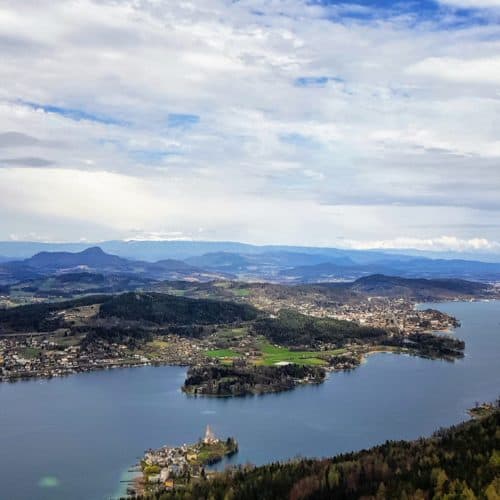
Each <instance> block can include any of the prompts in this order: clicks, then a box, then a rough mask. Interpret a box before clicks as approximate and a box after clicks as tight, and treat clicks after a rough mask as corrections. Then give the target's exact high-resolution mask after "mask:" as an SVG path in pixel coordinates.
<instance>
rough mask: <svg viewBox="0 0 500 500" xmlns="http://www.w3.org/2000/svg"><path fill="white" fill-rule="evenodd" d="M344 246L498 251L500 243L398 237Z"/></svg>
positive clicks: (446, 237)
mask: <svg viewBox="0 0 500 500" xmlns="http://www.w3.org/2000/svg"><path fill="white" fill-rule="evenodd" d="M345 244H346V245H348V246H350V247H352V248H358V249H385V250H388V249H391V250H392V249H398V248H403V249H414V250H427V251H436V252H443V251H454V252H470V251H482V252H484V251H488V252H497V251H500V242H498V241H490V240H488V239H486V238H471V239H468V240H467V239H461V238H457V237H456V236H440V237H438V238H407V237H398V238H394V239H390V240H374V241H346V242H345Z"/></svg>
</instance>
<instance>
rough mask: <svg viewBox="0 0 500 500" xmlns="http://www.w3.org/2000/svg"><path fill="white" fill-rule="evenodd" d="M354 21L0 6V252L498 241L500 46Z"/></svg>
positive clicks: (193, 6) (247, 9)
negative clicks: (60, 242)
mask: <svg viewBox="0 0 500 500" xmlns="http://www.w3.org/2000/svg"><path fill="white" fill-rule="evenodd" d="M463 1H464V2H465V0H463ZM450 2H451V0H450ZM453 3H455V4H458V3H459V0H457V1H455V2H453ZM486 3H493V2H492V1H490V2H486V1H483V4H484V5H485V4H486ZM478 5H479V4H478ZM348 7H349V6H343V7H342V8H341V7H338V6H337V7H335V6H334V7H330V8H329V9H327V10H325V8H323V7H321V6H319V5H315V6H313V5H304V3H303V2H301V1H300V0H285V1H282V2H268V1H265V0H258V1H252V2H249V1H240V2H227V1H225V0H206V1H204V2H194V3H190V2H177V3H176V2H157V1H153V0H140V1H129V0H123V1H121V2H107V1H92V0H66V1H64V2H52V1H49V0H42V1H38V2H35V1H25V2H19V1H15V0H7V1H5V2H2V6H1V7H0V50H1V51H2V55H3V59H2V66H1V67H0V78H1V79H2V82H3V85H2V86H1V87H2V88H1V89H0V133H3V132H17V133H22V134H24V136H23V137H21V136H19V135H15V134H14V135H12V134H10V135H1V141H0V142H1V146H2V155H1V156H2V158H31V159H33V158H37V159H42V160H43V161H45V162H46V163H45V164H47V165H48V163H47V162H53V164H52V165H51V166H50V168H44V169H43V171H42V170H41V169H30V168H24V169H20V168H17V169H16V168H2V169H0V183H1V184H0V238H2V237H6V236H7V235H8V234H10V233H15V234H29V233H31V232H33V231H35V232H36V233H37V234H42V235H43V234H48V235H52V236H53V237H54V238H57V239H66V238H67V237H68V234H71V235H72V236H71V237H72V238H75V235H76V237H77V238H79V237H87V238H88V239H97V238H98V237H99V238H102V237H106V236H107V235H109V236H113V237H133V236H134V234H136V233H134V230H133V228H141V229H140V234H144V235H149V236H148V237H152V238H160V237H163V236H164V237H169V235H170V236H171V237H188V238H189V237H193V238H199V237H207V238H212V239H213V238H215V237H221V238H225V239H237V238H244V239H247V240H254V241H259V242H266V241H271V240H272V241H275V242H280V241H282V242H293V243H301V242H302V243H318V244H319V243H321V244H331V243H334V242H335V241H337V240H338V239H339V238H341V237H349V238H352V239H354V238H356V239H359V240H367V241H368V240H373V239H377V240H378V239H382V240H391V239H394V238H396V237H397V235H399V234H402V232H403V231H406V230H407V229H408V224H409V223H408V221H412V224H416V221H417V220H418V221H419V224H420V227H418V228H417V227H411V228H409V229H408V232H409V233H408V234H410V237H412V238H413V237H416V238H418V237H422V235H423V236H425V238H430V239H434V238H439V237H440V234H442V230H443V226H445V227H446V224H454V225H455V227H456V228H457V229H456V231H457V238H459V239H463V240H467V241H468V240H474V239H475V238H486V239H488V240H492V241H495V231H497V230H498V227H495V226H494V225H489V226H488V227H485V226H481V227H480V226H478V223H480V222H483V221H484V220H486V219H488V220H490V219H491V220H495V219H497V218H498V216H499V215H500V198H499V197H498V192H500V171H499V169H500V141H499V139H498V128H499V123H498V116H500V99H499V94H498V92H499V90H498V88H499V84H500V59H499V58H498V53H499V52H500V42H499V41H498V40H500V27H499V26H498V25H495V24H494V23H486V24H483V25H481V24H471V25H470V26H465V27H464V26H462V27H461V29H459V30H454V29H446V30H442V29H440V28H441V23H442V22H443V19H435V20H432V19H430V20H429V19H427V20H426V21H425V22H423V23H421V24H418V25H417V26H415V23H414V18H412V16H395V17H384V18H381V19H380V18H377V19H376V20H375V21H374V22H370V21H369V20H366V19H362V20H356V19H354V18H345V19H343V18H341V17H340V18H339V17H337V16H342V15H344V14H345V13H346V12H348V11H349V10H350V11H351V12H352V11H353V8H352V7H350V8H348ZM255 11H260V12H261V14H262V15H256V14H255ZM372 13H373V11H371V10H370V9H368V8H364V9H363V12H362V14H363V15H367V16H370V14H372ZM327 14H328V16H327ZM375 17H377V16H375ZM1 21H4V22H1ZM304 77H305V78H312V80H310V81H312V82H314V81H318V80H317V79H318V78H319V79H320V80H319V81H321V82H322V83H321V85H310V86H308V85H307V83H306V84H301V83H300V82H301V81H302V82H304V80H301V78H302V79H303V78H304ZM322 78H323V80H322ZM315 79H316V80H315ZM306 82H307V80H306ZM323 82H324V84H323ZM29 103H39V104H42V105H52V106H57V107H60V108H67V109H69V110H70V111H71V110H72V111H73V112H78V111H81V112H84V113H85V115H84V117H85V118H86V119H80V120H76V119H74V118H75V116H74V115H73V116H72V117H71V116H63V115H64V113H56V112H54V109H55V108H50V107H48V108H47V107H46V108H45V111H44V110H43V108H42V107H38V108H37V109H36V106H35V107H34V106H30V105H29ZM51 109H52V111H50V110H51ZM55 110H56V111H57V109H55ZM172 114H180V115H196V116H198V117H199V120H198V121H197V122H196V123H194V122H193V123H191V124H190V125H186V126H178V127H169V126H168V123H169V118H168V117H169V115H172ZM93 117H94V118H95V119H92V118H93ZM195 121H196V120H195ZM9 138H10V139H9ZM21 139H22V141H21V143H22V147H21V146H19V141H20V140H21ZM9 140H11V141H12V143H11V144H10V146H9V142H8V141H9ZM16 141H17V142H16ZM10 167H12V165H11V166H10ZM21 170H22V171H21ZM54 193H56V194H57V196H54ZM340 213H342V215H339V214H340ZM56 219H57V220H58V221H60V224H59V223H58V224H52V223H51V221H53V220H56ZM30 221H31V222H30ZM16 226H20V228H19V230H18V229H17V227H16ZM423 226H425V228H424V227H423ZM199 227H203V228H204V232H202V233H200V232H199V231H198V228H199ZM78 231H81V234H78ZM454 232H455V230H454ZM454 232H453V233H451V234H454ZM172 233H174V235H173V236H172ZM177 233H180V234H177ZM2 235H4V236H2ZM162 235H163V236H162ZM176 235H177V236H176Z"/></svg>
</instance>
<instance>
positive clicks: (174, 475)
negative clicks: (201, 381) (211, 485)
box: [128, 425, 238, 495]
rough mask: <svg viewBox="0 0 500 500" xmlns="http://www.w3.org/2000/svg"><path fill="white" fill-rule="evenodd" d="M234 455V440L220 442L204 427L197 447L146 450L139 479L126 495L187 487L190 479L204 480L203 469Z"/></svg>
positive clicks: (231, 438)
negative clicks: (203, 432)
mask: <svg viewBox="0 0 500 500" xmlns="http://www.w3.org/2000/svg"><path fill="white" fill-rule="evenodd" d="M237 452H238V442H237V441H236V439H234V438H233V437H228V438H227V439H225V440H221V439H219V438H218V437H216V435H215V434H214V432H213V431H212V429H211V428H210V426H209V425H207V428H206V430H205V436H204V437H203V439H200V440H199V441H198V442H197V443H194V444H183V445H182V446H179V447H170V446H163V447H161V448H159V449H157V450H147V451H146V453H145V454H144V457H143V458H142V460H141V462H140V468H141V472H142V476H141V477H139V478H138V479H137V480H136V481H135V483H134V488H129V491H128V494H129V495H135V494H140V495H144V494H152V493H155V492H157V491H164V490H169V489H173V488H174V487H175V486H180V485H187V484H188V483H189V482H190V481H191V480H192V479H196V478H205V477H206V472H205V468H204V467H205V466H206V465H213V464H215V463H217V462H220V461H221V460H222V459H223V458H224V457H229V456H232V455H234V454H235V453H237Z"/></svg>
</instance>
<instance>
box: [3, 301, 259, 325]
mask: <svg viewBox="0 0 500 500" xmlns="http://www.w3.org/2000/svg"><path fill="white" fill-rule="evenodd" d="M87 306H98V307H96V308H94V310H92V313H91V314H85V311H81V310H80V309H81V308H82V307H87ZM75 309H76V310H75ZM67 311H70V312H72V311H73V313H72V314H71V316H72V317H73V318H75V317H76V318H78V321H79V324H81V326H85V327H90V326H94V323H95V322H96V321H97V320H99V319H110V320H111V319H116V320H122V321H124V322H127V321H139V322H148V323H155V324H157V325H193V324H203V325H208V324H218V323H234V322H238V321H247V320H252V319H255V318H256V317H257V311H256V309H254V308H253V307H252V306H249V305H245V304H235V303H232V302H226V301H217V300H207V299H189V298H185V297H176V296H172V295H166V294H161V293H137V292H134V293H124V294H121V295H89V296H86V297H83V298H79V299H73V300H66V301H62V302H52V303H41V304H29V305H24V306H18V307H13V308H10V309H0V334H1V333H9V332H11V331H12V332H24V331H51V330H55V329H57V328H61V327H63V326H70V327H71V326H72V325H73V324H74V322H75V320H74V319H73V320H71V321H67V320H66V319H65V315H64V314H62V315H61V314H56V313H61V312H67ZM72 322H73V323H72ZM112 323H114V322H112ZM115 326H116V325H115V324H113V327H115Z"/></svg>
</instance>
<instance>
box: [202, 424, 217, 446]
mask: <svg viewBox="0 0 500 500" xmlns="http://www.w3.org/2000/svg"><path fill="white" fill-rule="evenodd" d="M217 441H219V440H218V439H217V438H216V437H215V434H214V433H213V432H212V429H211V428H210V426H209V425H207V429H206V430H205V437H204V438H203V442H204V443H205V444H214V443H216V442H217Z"/></svg>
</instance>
